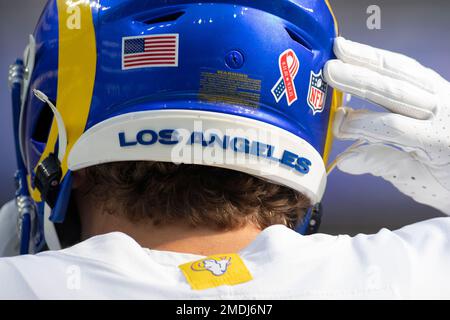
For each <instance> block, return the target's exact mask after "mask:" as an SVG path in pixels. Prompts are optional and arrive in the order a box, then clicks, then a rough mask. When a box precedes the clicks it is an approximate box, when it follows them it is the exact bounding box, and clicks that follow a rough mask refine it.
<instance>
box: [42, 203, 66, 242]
mask: <svg viewBox="0 0 450 320" xmlns="http://www.w3.org/2000/svg"><path fill="white" fill-rule="evenodd" d="M51 214H52V209H51V208H50V207H49V205H48V204H45V206H44V236H45V242H46V243H47V246H48V248H49V249H50V250H61V249H62V248H61V243H60V242H59V237H58V233H57V232H56V228H55V225H54V223H53V222H52V221H51V220H50V215H51Z"/></svg>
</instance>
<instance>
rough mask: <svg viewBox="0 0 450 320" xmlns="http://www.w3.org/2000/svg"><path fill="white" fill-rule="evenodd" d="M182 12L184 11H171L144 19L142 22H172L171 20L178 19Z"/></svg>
mask: <svg viewBox="0 0 450 320" xmlns="http://www.w3.org/2000/svg"><path fill="white" fill-rule="evenodd" d="M184 14H185V12H184V11H179V12H173V13H169V14H165V15H163V16H159V17H156V18H152V19H148V20H145V21H143V23H145V24H155V23H165V22H172V21H175V20H178V19H179V18H180V17H181V16H182V15H184Z"/></svg>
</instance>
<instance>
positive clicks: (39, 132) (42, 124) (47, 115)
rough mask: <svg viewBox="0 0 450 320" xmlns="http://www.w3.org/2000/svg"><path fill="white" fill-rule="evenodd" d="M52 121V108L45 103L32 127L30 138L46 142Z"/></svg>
mask: <svg viewBox="0 0 450 320" xmlns="http://www.w3.org/2000/svg"><path fill="white" fill-rule="evenodd" d="M52 122H53V112H52V110H51V109H50V108H49V107H47V106H46V105H43V107H42V108H41V110H40V113H39V117H38V119H37V121H36V124H35V126H34V129H33V134H32V136H31V137H32V139H33V140H34V141H36V142H39V143H46V142H47V139H48V135H49V134H50V128H51V125H52Z"/></svg>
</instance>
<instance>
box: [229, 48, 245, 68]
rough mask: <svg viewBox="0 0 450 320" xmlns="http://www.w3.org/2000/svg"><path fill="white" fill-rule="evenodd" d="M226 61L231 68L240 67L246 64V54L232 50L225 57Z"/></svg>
mask: <svg viewBox="0 0 450 320" xmlns="http://www.w3.org/2000/svg"><path fill="white" fill-rule="evenodd" d="M225 63H226V64H227V66H228V67H229V68H231V69H240V68H242V66H243V65H244V55H243V54H242V53H241V52H239V51H237V50H233V51H230V52H229V53H228V54H227V56H226V57H225Z"/></svg>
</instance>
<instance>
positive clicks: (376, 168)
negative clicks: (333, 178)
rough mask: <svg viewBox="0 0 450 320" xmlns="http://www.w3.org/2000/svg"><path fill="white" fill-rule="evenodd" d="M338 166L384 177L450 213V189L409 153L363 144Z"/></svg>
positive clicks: (342, 157)
mask: <svg viewBox="0 0 450 320" xmlns="http://www.w3.org/2000/svg"><path fill="white" fill-rule="evenodd" d="M337 167H338V168H339V170H341V171H343V172H346V173H349V174H354V175H361V174H372V175H374V176H378V177H382V178H383V179H384V180H386V181H388V182H390V183H392V184H393V185H394V186H395V187H396V188H397V189H398V190H400V192H402V193H403V194H406V195H408V196H410V197H411V198H413V199H414V200H415V201H417V202H420V203H423V204H427V205H431V206H433V207H435V208H437V209H439V210H442V211H443V212H446V213H447V214H450V206H449V203H450V202H449V199H448V190H446V189H445V188H444V187H443V186H442V185H441V184H440V183H439V182H438V181H437V180H436V178H435V177H434V176H433V175H432V174H431V173H430V171H429V169H428V168H427V167H426V165H424V164H423V163H421V162H420V161H417V160H416V159H414V158H413V157H412V156H411V155H409V154H408V153H406V152H403V151H400V150H397V149H395V148H393V147H390V146H386V145H381V144H376V145H364V146H361V147H358V148H355V149H353V150H352V151H351V152H348V153H346V154H343V155H342V156H341V157H340V159H339V162H338V163H337Z"/></svg>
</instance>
